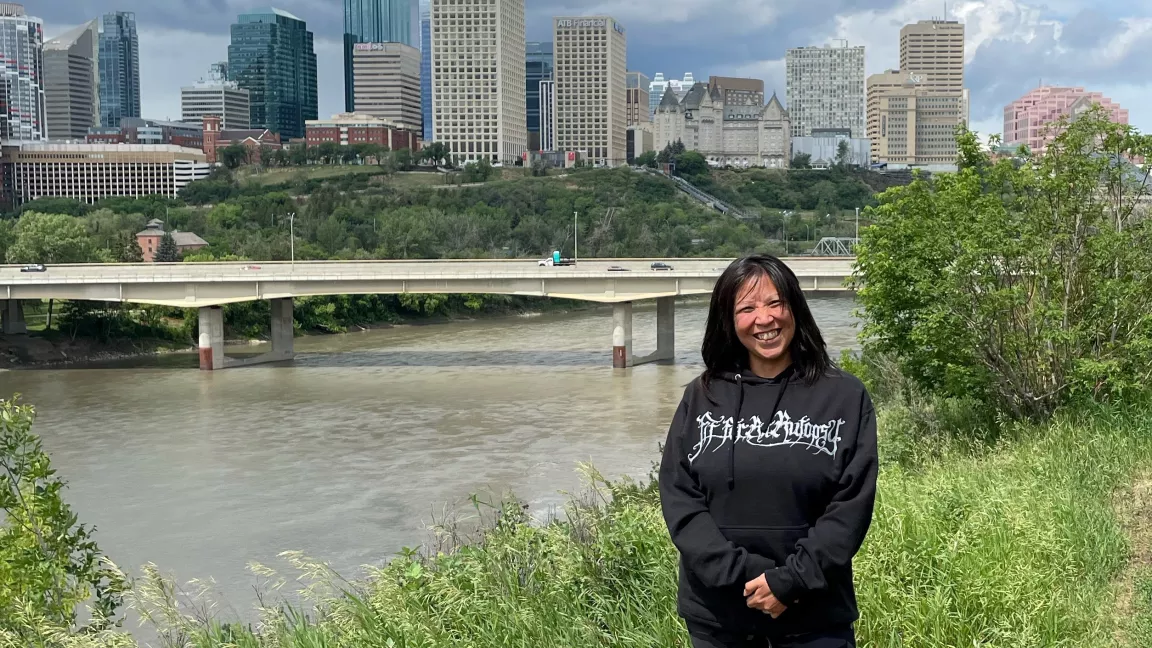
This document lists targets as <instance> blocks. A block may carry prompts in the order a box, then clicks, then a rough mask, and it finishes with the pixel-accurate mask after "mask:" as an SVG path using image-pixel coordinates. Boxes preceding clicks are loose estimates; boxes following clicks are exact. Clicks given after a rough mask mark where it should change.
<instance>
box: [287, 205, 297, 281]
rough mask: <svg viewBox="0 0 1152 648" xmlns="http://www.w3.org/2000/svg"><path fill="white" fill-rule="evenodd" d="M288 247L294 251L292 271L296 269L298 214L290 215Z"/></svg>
mask: <svg viewBox="0 0 1152 648" xmlns="http://www.w3.org/2000/svg"><path fill="white" fill-rule="evenodd" d="M288 238H289V243H288V247H289V248H290V249H291V250H292V269H293V270H295V269H296V212H291V213H289V214H288Z"/></svg>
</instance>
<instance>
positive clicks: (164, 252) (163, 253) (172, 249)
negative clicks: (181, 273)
mask: <svg viewBox="0 0 1152 648" xmlns="http://www.w3.org/2000/svg"><path fill="white" fill-rule="evenodd" d="M152 260H153V261H155V262H156V263H176V262H178V261H180V250H179V249H178V248H177V247H176V239H174V238H172V232H164V236H162V237H160V245H159V247H157V248H156V256H154V257H152Z"/></svg>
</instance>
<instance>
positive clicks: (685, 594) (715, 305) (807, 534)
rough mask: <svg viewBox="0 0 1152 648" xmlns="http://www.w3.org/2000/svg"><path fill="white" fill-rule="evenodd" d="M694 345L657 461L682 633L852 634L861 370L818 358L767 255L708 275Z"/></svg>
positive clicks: (712, 641) (741, 640)
mask: <svg viewBox="0 0 1152 648" xmlns="http://www.w3.org/2000/svg"><path fill="white" fill-rule="evenodd" d="M702 354H703V356H704V364H705V366H706V367H707V368H706V370H705V371H704V373H703V374H702V375H701V376H700V377H699V378H697V379H695V380H694V381H693V382H692V383H691V384H689V385H688V387H687V389H686V390H685V392H684V398H683V400H681V402H680V407H679V409H677V410H676V417H675V418H674V419H673V421H672V426H671V427H670V428H669V430H668V440H667V443H666V444H665V446H664V457H663V460H662V462H661V465H660V500H661V505H662V507H663V510H664V520H665V522H667V524H668V530H669V533H670V534H671V536H672V541H673V543H674V544H675V545H676V548H677V549H678V550H679V551H680V588H679V590H680V591H679V597H678V609H679V612H680V615H681V616H682V617H683V618H684V620H685V622H686V624H687V626H688V631H689V634H690V635H691V637H692V645H693V646H694V648H737V647H744V646H749V647H751V646H761V647H767V646H772V647H773V648H785V647H786V648H799V647H804V648H842V647H845V646H848V647H854V646H855V645H856V640H855V635H854V631H853V623H854V622H855V621H856V619H857V618H859V613H858V612H857V608H856V596H855V591H854V589H853V584H852V558H853V556H854V555H855V554H856V552H857V551H858V550H859V549H860V545H861V543H863V541H864V536H865V534H866V533H867V531H868V526H869V524H870V522H871V519H872V507H873V501H874V499H875V494H876V466H877V461H876V415H875V411H874V410H873V408H872V401H871V399H870V398H869V396H868V393H867V391H866V390H865V389H864V385H863V384H861V382H860V381H859V380H857V379H856V378H855V377H853V376H851V375H849V374H847V373H845V372H843V371H840V370H838V369H837V368H835V366H833V364H832V361H831V360H830V359H829V357H828V352H827V350H826V349H825V346H824V338H823V337H822V336H821V335H820V329H819V328H818V327H817V326H816V322H815V320H813V318H812V312H811V311H810V310H809V309H808V304H807V302H806V301H805V299H804V294H803V292H801V290H800V283H799V282H798V281H797V280H796V275H795V274H793V273H792V271H791V270H790V269H789V268H788V266H786V265H784V264H783V263H782V262H781V261H780V260H779V259H777V258H775V257H771V256H751V257H747V258H743V259H738V260H737V261H735V262H733V263H732V264H731V265H730V266H728V268H727V269H726V270H725V271H724V273H723V274H722V275H721V276H720V279H719V280H718V281H717V283H716V288H715V290H714V291H713V293H712V302H711V305H710V307H709V310H708V324H707V329H706V330H705V332H704V344H703V347H702Z"/></svg>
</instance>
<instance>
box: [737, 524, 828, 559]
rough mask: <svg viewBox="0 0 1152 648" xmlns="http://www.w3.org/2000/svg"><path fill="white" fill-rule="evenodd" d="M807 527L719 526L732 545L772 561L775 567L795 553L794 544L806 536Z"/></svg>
mask: <svg viewBox="0 0 1152 648" xmlns="http://www.w3.org/2000/svg"><path fill="white" fill-rule="evenodd" d="M808 529H809V526H808V525H807V524H801V525H796V526H721V527H720V533H722V534H724V537H725V538H727V539H728V540H729V541H730V542H731V543H732V544H734V545H736V546H737V547H742V548H744V549H746V550H747V551H749V552H751V553H754V554H759V555H761V556H764V557H765V558H768V559H769V560H772V561H773V562H775V563H776V564H777V565H782V564H784V560H785V559H786V558H787V557H788V556H790V555H792V553H794V552H795V551H796V542H797V541H798V540H800V539H801V538H803V537H804V536H806V535H808Z"/></svg>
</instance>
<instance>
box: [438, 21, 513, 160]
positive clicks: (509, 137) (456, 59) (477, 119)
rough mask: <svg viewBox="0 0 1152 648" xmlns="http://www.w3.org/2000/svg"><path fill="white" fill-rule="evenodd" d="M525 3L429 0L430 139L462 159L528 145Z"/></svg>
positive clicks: (508, 156) (498, 155)
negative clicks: (430, 5) (430, 33)
mask: <svg viewBox="0 0 1152 648" xmlns="http://www.w3.org/2000/svg"><path fill="white" fill-rule="evenodd" d="M524 30H525V25H524V0H432V137H433V139H435V141H436V142H443V143H444V144H445V145H447V147H448V150H449V151H450V154H451V155H452V157H453V158H454V159H456V160H458V161H460V162H469V161H473V160H479V159H481V158H486V159H488V160H489V161H491V162H492V163H494V164H495V163H506V164H511V163H514V162H515V161H517V160H520V159H522V156H523V155H524V153H526V152H527V147H528V129H527V127H526V124H525V121H526V120H525V115H526V112H527V110H526V108H525V103H524V88H525V81H524V58H525V56H524Z"/></svg>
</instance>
